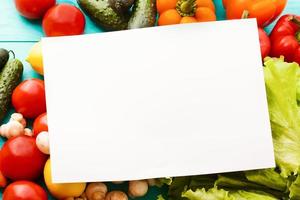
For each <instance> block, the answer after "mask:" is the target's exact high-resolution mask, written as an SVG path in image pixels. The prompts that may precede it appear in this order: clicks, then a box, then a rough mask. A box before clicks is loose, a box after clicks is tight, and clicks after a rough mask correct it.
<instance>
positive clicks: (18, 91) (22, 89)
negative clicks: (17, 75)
mask: <svg viewBox="0 0 300 200" xmlns="http://www.w3.org/2000/svg"><path fill="white" fill-rule="evenodd" d="M12 104H13V106H14V108H15V109H16V111H17V112H18V113H21V114H22V115H23V116H24V117H26V118H36V117H37V116H39V115H40V114H42V113H44V112H46V99H45V86H44V81H42V80H40V79H29V80H25V81H23V82H22V83H20V84H19V85H18V86H17V87H16V88H15V90H14V91H13V94H12Z"/></svg>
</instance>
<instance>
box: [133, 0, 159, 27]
mask: <svg viewBox="0 0 300 200" xmlns="http://www.w3.org/2000/svg"><path fill="white" fill-rule="evenodd" d="M155 21H156V1H155V0H136V1H135V3H134V6H133V11H132V15H131V17H130V20H129V22H128V29H135V28H145V27H151V26H154V25H155Z"/></svg>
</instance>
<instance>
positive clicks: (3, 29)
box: [0, 0, 103, 41]
mask: <svg viewBox="0 0 300 200" xmlns="http://www.w3.org/2000/svg"><path fill="white" fill-rule="evenodd" d="M57 2H58V3H69V4H72V5H75V6H77V7H78V4H77V2H76V0H57ZM98 32H103V30H101V28H99V27H98V26H96V25H95V24H94V23H93V22H92V21H91V20H90V18H89V17H86V27H85V33H98ZM43 36H44V34H43V30H42V27H41V20H27V19H26V18H24V17H22V16H20V15H19V13H18V12H17V10H16V8H15V6H14V3H13V0H1V4H0V41H38V40H40V38H41V37H43Z"/></svg>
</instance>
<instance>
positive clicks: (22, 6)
mask: <svg viewBox="0 0 300 200" xmlns="http://www.w3.org/2000/svg"><path fill="white" fill-rule="evenodd" d="M15 5H16V8H17V10H18V11H19V13H20V14H21V15H22V16H24V17H26V18H28V19H40V18H42V17H43V15H44V14H45V13H46V12H47V10H48V9H49V8H51V7H52V6H54V5H55V0H15Z"/></svg>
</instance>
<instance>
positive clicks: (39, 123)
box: [33, 113, 48, 137]
mask: <svg viewBox="0 0 300 200" xmlns="http://www.w3.org/2000/svg"><path fill="white" fill-rule="evenodd" d="M42 131H48V121H47V113H43V114H41V115H40V116H38V117H37V118H36V119H35V120H34V122H33V134H34V137H36V136H37V135H38V134H39V133H40V132H42Z"/></svg>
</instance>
